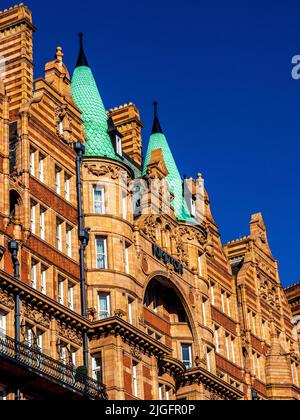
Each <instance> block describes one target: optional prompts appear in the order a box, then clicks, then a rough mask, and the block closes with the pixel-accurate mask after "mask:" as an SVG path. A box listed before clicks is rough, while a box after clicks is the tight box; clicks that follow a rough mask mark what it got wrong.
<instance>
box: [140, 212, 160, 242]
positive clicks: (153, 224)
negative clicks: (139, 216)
mask: <svg viewBox="0 0 300 420" xmlns="http://www.w3.org/2000/svg"><path fill="white" fill-rule="evenodd" d="M158 228H160V229H161V228H162V226H161V225H160V224H159V219H158V217H157V216H155V215H153V214H152V215H151V216H149V217H147V218H146V219H145V220H144V223H143V232H144V233H145V235H146V236H147V237H148V238H149V239H150V240H151V241H152V242H156V241H157V236H156V233H157V229H158Z"/></svg>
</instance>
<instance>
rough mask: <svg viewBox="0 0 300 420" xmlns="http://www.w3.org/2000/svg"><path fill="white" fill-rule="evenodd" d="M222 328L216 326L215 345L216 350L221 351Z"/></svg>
mask: <svg viewBox="0 0 300 420" xmlns="http://www.w3.org/2000/svg"><path fill="white" fill-rule="evenodd" d="M219 333H220V329H219V328H217V327H215V345H216V352H217V353H220V338H219Z"/></svg>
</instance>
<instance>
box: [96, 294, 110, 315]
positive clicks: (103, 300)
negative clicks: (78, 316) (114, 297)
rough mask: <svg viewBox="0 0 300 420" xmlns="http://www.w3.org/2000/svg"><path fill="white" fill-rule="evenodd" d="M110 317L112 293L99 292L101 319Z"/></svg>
mask: <svg viewBox="0 0 300 420" xmlns="http://www.w3.org/2000/svg"><path fill="white" fill-rule="evenodd" d="M109 317H110V295H109V293H99V319H106V318H109Z"/></svg>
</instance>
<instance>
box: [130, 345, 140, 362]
mask: <svg viewBox="0 0 300 420" xmlns="http://www.w3.org/2000/svg"><path fill="white" fill-rule="evenodd" d="M130 353H131V354H132V356H133V357H134V358H135V359H137V360H142V352H141V350H140V349H139V347H137V346H135V345H133V344H132V345H131V346H130Z"/></svg>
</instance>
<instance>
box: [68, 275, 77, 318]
mask: <svg viewBox="0 0 300 420" xmlns="http://www.w3.org/2000/svg"><path fill="white" fill-rule="evenodd" d="M74 287H75V286H74V284H72V283H71V282H69V283H68V308H69V309H70V310H71V311H74Z"/></svg>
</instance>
